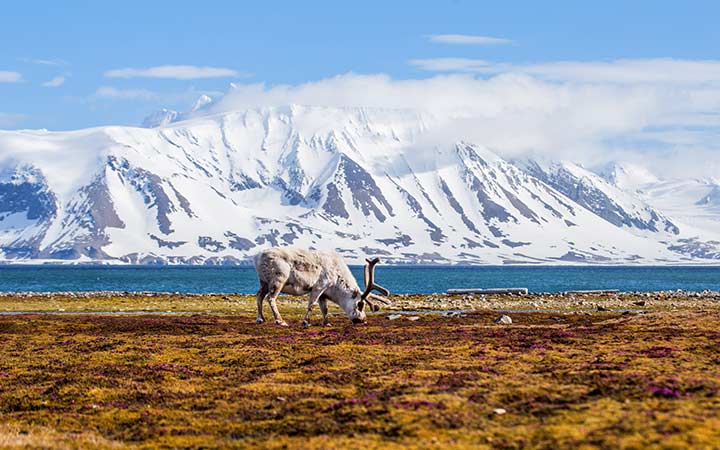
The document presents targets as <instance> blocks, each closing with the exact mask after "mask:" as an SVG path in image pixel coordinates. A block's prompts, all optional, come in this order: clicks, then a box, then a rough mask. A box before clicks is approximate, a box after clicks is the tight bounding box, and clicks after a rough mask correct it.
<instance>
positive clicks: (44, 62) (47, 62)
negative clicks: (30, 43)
mask: <svg viewBox="0 0 720 450" xmlns="http://www.w3.org/2000/svg"><path fill="white" fill-rule="evenodd" d="M20 61H22V62H24V63H28V64H37V65H40V66H67V65H69V64H68V63H67V62H66V61H63V60H62V59H38V58H20Z"/></svg>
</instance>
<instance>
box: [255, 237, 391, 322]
mask: <svg viewBox="0 0 720 450" xmlns="http://www.w3.org/2000/svg"><path fill="white" fill-rule="evenodd" d="M366 262H367V264H366V265H365V290H364V291H360V288H359V287H358V284H357V281H355V277H353V275H352V273H350V269H349V268H348V266H347V264H346V263H345V261H344V260H343V258H342V256H341V255H339V254H338V253H336V252H324V251H316V250H303V249H299V248H292V247H284V248H278V247H274V248H269V249H267V250H263V251H262V252H260V253H259V254H257V255H256V256H255V270H256V271H257V275H258V279H259V281H260V289H259V290H258V292H257V323H263V322H265V318H264V317H263V312H262V306H263V300H266V301H267V302H268V303H269V304H270V309H271V310H272V313H273V317H274V318H275V323H276V324H278V325H281V326H285V327H286V326H288V324H287V323H286V322H285V321H284V320H283V318H282V316H280V311H278V307H277V296H278V295H280V293H284V294H290V295H305V294H308V293H309V294H310V299H309V301H308V306H307V312H306V313H305V318H304V319H303V322H302V324H303V325H304V326H310V312H311V311H312V308H313V306H314V305H315V303H316V302H317V303H319V304H320V311H321V312H322V315H323V325H328V318H327V314H328V309H327V301H328V300H330V301H331V302H333V303H336V304H337V305H338V306H340V308H342V310H343V311H345V314H347V316H348V318H349V319H350V320H351V321H352V322H353V323H364V322H365V321H366V318H365V306H366V305H367V306H369V307H370V308H371V309H372V310H374V311H377V310H378V309H379V307H378V305H377V304H376V303H375V301H377V302H380V303H384V304H386V305H387V304H390V301H389V300H388V299H387V298H385V296H387V295H389V294H390V293H389V292H388V290H387V289H385V288H384V287H382V286H380V285H377V284H375V265H376V264H377V263H378V262H380V259H379V258H374V259H367V260H366ZM373 290H376V291H378V292H380V293H381V294H382V295H377V294H375V293H373V292H372V291H373Z"/></svg>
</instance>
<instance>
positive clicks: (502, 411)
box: [493, 408, 507, 416]
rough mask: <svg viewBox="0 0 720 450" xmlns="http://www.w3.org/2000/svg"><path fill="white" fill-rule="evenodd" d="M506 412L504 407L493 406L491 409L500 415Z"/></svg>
mask: <svg viewBox="0 0 720 450" xmlns="http://www.w3.org/2000/svg"><path fill="white" fill-rule="evenodd" d="M506 412H507V411H506V410H505V408H495V409H493V413H495V414H497V415H498V416H502V415H503V414H505V413H506Z"/></svg>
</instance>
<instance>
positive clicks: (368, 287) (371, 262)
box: [360, 257, 390, 311]
mask: <svg viewBox="0 0 720 450" xmlns="http://www.w3.org/2000/svg"><path fill="white" fill-rule="evenodd" d="M365 261H367V264H365V292H363V293H362V295H361V296H360V298H361V300H362V301H363V302H367V304H368V305H370V308H371V309H372V310H373V311H377V310H379V309H380V307H379V306H377V305H375V304H374V303H373V302H372V300H377V301H379V302H381V303H384V304H386V305H389V304H390V300H388V299H386V298H385V297H382V296H380V295H377V294H373V293H372V291H373V290H376V291H378V292H380V293H381V294H382V295H390V291H388V290H387V289H385V288H384V287H382V286H380V285H379V284H376V283H375V265H377V263H379V262H380V258H377V257H375V258H373V259H366V260H365Z"/></svg>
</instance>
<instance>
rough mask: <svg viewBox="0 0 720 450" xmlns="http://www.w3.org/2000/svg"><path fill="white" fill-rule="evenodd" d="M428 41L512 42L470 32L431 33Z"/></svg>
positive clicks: (499, 43)
mask: <svg viewBox="0 0 720 450" xmlns="http://www.w3.org/2000/svg"><path fill="white" fill-rule="evenodd" d="M428 39H429V40H430V42H434V43H438V44H463V45H505V44H512V42H513V41H512V40H510V39H504V38H496V37H489V36H476V35H472V34H431V35H430V36H428Z"/></svg>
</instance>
